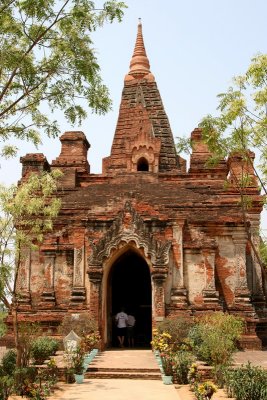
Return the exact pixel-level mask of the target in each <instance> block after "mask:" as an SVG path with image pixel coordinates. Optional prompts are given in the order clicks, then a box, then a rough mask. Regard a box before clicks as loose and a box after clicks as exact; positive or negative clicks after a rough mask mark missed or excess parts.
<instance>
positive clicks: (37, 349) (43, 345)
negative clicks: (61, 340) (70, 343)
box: [31, 336, 59, 364]
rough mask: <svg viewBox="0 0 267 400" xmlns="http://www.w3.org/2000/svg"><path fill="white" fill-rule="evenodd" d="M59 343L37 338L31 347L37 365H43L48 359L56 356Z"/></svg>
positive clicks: (43, 337) (45, 338) (42, 337)
mask: <svg viewBox="0 0 267 400" xmlns="http://www.w3.org/2000/svg"><path fill="white" fill-rule="evenodd" d="M58 346H59V344H58V341H57V340H55V339H52V338H49V337H46V336H41V337H39V338H37V339H36V340H35V341H34V342H33V344H32V346H31V356H32V358H33V359H34V361H35V363H38V364H42V363H43V362H44V361H45V360H46V359H47V358H48V357H50V356H52V355H54V354H55V352H56V351H57V349H58Z"/></svg>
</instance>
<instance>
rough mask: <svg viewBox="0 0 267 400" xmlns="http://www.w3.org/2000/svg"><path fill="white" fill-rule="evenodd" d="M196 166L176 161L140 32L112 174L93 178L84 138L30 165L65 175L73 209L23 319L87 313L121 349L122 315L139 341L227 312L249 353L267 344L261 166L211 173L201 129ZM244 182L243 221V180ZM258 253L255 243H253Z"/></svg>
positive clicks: (65, 209) (31, 157) (42, 255)
mask: <svg viewBox="0 0 267 400" xmlns="http://www.w3.org/2000/svg"><path fill="white" fill-rule="evenodd" d="M191 140H192V154H191V157H190V161H189V165H188V167H187V166H186V161H185V160H184V159H183V158H181V157H180V156H178V155H177V153H176V148H175V143H174V139H173V135H172V131H171V127H170V124H169V120H168V117H167V115H166V112H165V110H164V106H163V103H162V100H161V96H160V93H159V90H158V87H157V84H156V81H155V78H154V76H153V74H152V73H151V71H150V64H149V60H148V57H147V54H146V50H145V46H144V41H143V35H142V25H141V23H139V25H138V32H137V39H136V44H135V48H134V52H133V56H132V59H131V62H130V69H129V72H128V74H127V75H126V77H125V80H124V88H123V92H122V98H121V105H120V110H119V115H118V122H117V127H116V130H115V134H114V139H113V143H112V147H111V152H110V155H109V156H108V157H106V158H104V159H103V168H102V173H101V174H92V173H90V164H89V162H88V158H87V152H88V150H89V148H90V144H89V142H88V140H87V138H86V136H85V134H84V133H83V132H77V131H76V132H75V131H71V132H65V133H64V134H63V135H62V136H61V137H60V141H61V144H62V148H61V153H60V154H59V156H58V157H57V158H56V160H54V161H52V163H51V164H49V163H48V161H47V159H46V158H45V156H44V155H42V154H27V155H26V156H24V157H22V158H21V162H22V166H23V168H22V180H23V179H27V175H28V174H29V173H30V172H38V171H42V170H46V171H49V170H53V169H60V170H62V172H63V173H64V175H63V177H62V178H61V181H60V184H59V190H58V193H57V195H58V196H59V197H60V198H61V200H62V207H61V210H60V212H59V215H58V217H57V219H56V221H55V223H54V228H53V232H52V233H50V234H48V235H47V236H46V237H45V240H44V242H43V244H42V246H41V248H40V250H39V251H35V252H33V251H32V252H30V251H29V253H28V255H27V257H26V259H25V261H24V262H23V264H21V266H20V270H19V279H18V284H17V292H18V293H19V294H20V306H19V318H20V320H25V321H39V322H40V323H41V324H42V325H43V326H44V328H45V329H50V330H51V331H52V332H56V330H57V326H58V324H59V323H60V321H61V320H62V318H63V317H64V315H66V313H71V314H79V313H88V314H90V315H92V316H93V317H94V318H95V319H96V320H97V321H98V324H99V330H100V332H101V336H102V341H103V343H102V344H103V347H108V346H112V345H113V344H114V327H113V322H112V321H113V316H114V314H116V312H118V311H119V308H120V307H121V306H124V307H125V308H126V311H127V310H131V311H132V312H133V313H134V314H135V316H136V320H137V326H136V330H137V332H136V335H137V337H136V339H137V344H139V345H146V344H149V342H150V340H151V332H152V327H154V326H156V324H157V323H158V322H160V321H162V320H163V319H164V318H165V317H174V316H185V315H187V316H197V315H201V314H203V313H207V312H214V311H224V312H228V313H233V314H236V315H241V316H243V317H244V318H245V319H246V322H247V329H246V334H245V335H244V337H243V344H244V346H245V347H250V348H260V347H261V343H262V340H263V339H264V337H266V336H265V335H266V333H267V329H266V325H267V324H266V321H267V312H266V301H265V283H264V279H263V274H262V271H261V268H260V265H259V263H258V261H257V258H256V256H255V254H254V252H253V251H252V247H253V246H255V248H257V247H258V245H259V240H260V238H259V223H260V213H261V210H262V198H261V196H260V192H259V189H258V184H257V179H256V176H255V175H254V171H253V158H254V155H253V153H251V154H250V160H251V161H252V162H251V163H250V162H246V161H243V159H242V157H241V156H240V155H239V154H234V155H231V156H230V157H229V158H228V159H227V160H221V161H220V162H219V163H218V164H216V165H215V166H210V165H209V164H207V161H208V160H209V158H210V156H211V154H210V153H209V151H208V148H207V146H206V145H205V144H204V143H203V141H202V136H201V130H200V129H199V128H196V129H195V130H193V132H192V134H191ZM244 171H245V173H246V174H247V175H248V176H249V177H250V179H249V180H247V182H248V183H247V187H246V188H245V190H246V194H247V195H249V196H250V199H251V207H250V208H249V212H247V213H246V220H247V226H248V225H249V227H250V232H251V238H248V235H247V231H246V229H245V224H244V215H243V214H242V209H241V207H240V192H239V190H238V188H237V187H236V184H235V182H236V180H238V179H240V177H241V175H242V174H244ZM252 245H253V246H252Z"/></svg>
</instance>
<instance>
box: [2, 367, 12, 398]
mask: <svg viewBox="0 0 267 400" xmlns="http://www.w3.org/2000/svg"><path fill="white" fill-rule="evenodd" d="M13 389H14V378H13V377H12V376H8V375H2V372H1V367H0V400H8V398H9V396H10V395H11V394H12V392H13Z"/></svg>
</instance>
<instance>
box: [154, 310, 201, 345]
mask: <svg viewBox="0 0 267 400" xmlns="http://www.w3.org/2000/svg"><path fill="white" fill-rule="evenodd" d="M193 323H194V322H193V320H192V319H189V318H185V317H177V318H166V319H164V320H163V321H162V322H161V323H160V324H159V325H158V331H159V333H163V332H165V333H168V334H169V335H171V338H172V343H173V345H174V346H173V348H179V346H180V345H181V344H182V343H184V342H186V340H187V337H188V334H189V331H190V329H191V328H192V325H193Z"/></svg>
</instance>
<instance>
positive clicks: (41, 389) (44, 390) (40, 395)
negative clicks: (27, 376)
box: [25, 382, 51, 400]
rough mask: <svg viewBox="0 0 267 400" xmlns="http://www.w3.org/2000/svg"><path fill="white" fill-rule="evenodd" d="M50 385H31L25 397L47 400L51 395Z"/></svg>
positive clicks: (35, 383) (33, 383)
mask: <svg viewBox="0 0 267 400" xmlns="http://www.w3.org/2000/svg"><path fill="white" fill-rule="evenodd" d="M50 390H51V387H50V384H49V383H44V384H41V383H37V382H32V383H29V384H28V386H27V388H26V392H25V395H26V397H28V398H30V399H34V400H45V399H46V398H47V397H48V396H49V394H50Z"/></svg>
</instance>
